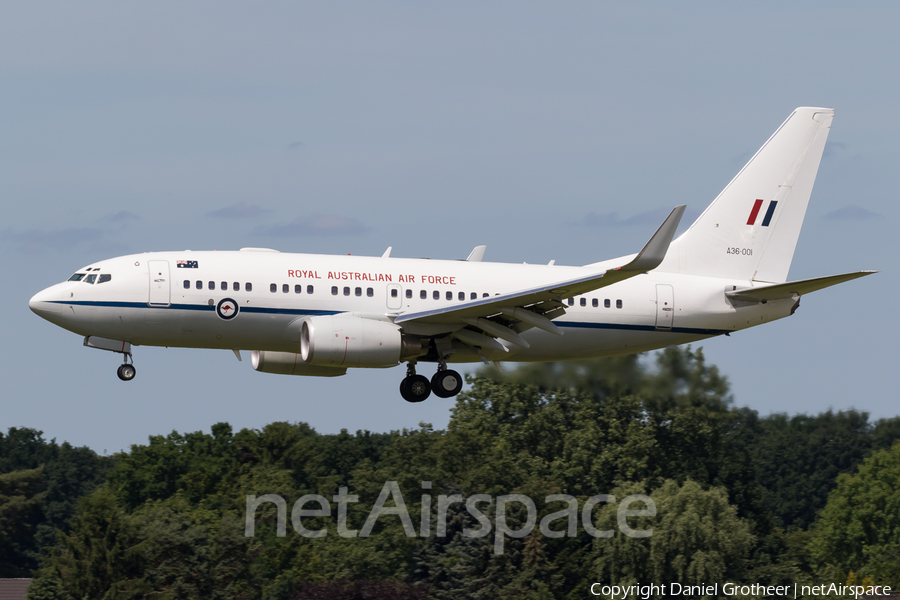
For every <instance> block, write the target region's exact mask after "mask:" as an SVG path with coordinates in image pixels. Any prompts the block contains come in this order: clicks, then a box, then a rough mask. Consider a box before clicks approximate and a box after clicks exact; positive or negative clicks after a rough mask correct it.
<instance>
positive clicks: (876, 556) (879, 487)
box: [809, 444, 900, 588]
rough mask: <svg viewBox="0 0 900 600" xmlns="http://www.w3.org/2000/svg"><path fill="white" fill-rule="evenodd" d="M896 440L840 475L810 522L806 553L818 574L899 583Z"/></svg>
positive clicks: (899, 475) (899, 498)
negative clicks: (851, 470) (811, 537)
mask: <svg viewBox="0 0 900 600" xmlns="http://www.w3.org/2000/svg"><path fill="white" fill-rule="evenodd" d="M898 532H900V444H894V446H893V447H892V448H891V449H890V450H881V451H879V452H876V453H874V454H873V455H872V456H870V457H868V458H867V459H865V460H864V461H863V463H862V464H861V465H860V467H859V470H858V471H857V473H855V474H853V475H849V474H846V473H845V474H842V475H840V476H839V477H838V479H837V488H836V489H835V490H834V491H833V492H831V494H830V495H829V496H828V503H827V504H826V505H825V508H824V509H823V510H822V513H821V516H820V517H819V519H818V520H817V521H816V523H815V528H814V530H813V539H812V541H811V542H810V546H809V549H810V552H811V554H812V558H813V562H814V563H815V566H816V567H818V568H819V569H820V570H821V571H822V572H823V573H830V574H832V575H834V574H835V573H838V574H840V575H846V574H848V573H850V572H851V571H852V572H854V573H856V574H857V576H858V577H859V578H862V577H865V576H869V577H870V578H872V579H873V580H875V581H876V583H878V584H879V585H890V586H892V587H894V588H896V587H898V586H900V537H898Z"/></svg>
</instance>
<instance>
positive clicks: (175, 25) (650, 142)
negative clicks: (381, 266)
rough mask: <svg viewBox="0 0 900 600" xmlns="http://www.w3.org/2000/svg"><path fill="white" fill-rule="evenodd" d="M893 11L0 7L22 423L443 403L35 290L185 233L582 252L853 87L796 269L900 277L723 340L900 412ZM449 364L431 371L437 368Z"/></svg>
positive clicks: (536, 256)
mask: <svg viewBox="0 0 900 600" xmlns="http://www.w3.org/2000/svg"><path fill="white" fill-rule="evenodd" d="M898 17H900V6H898V5H897V4H894V3H888V2H874V3H866V4H864V5H860V4H858V3H857V4H846V3H836V2H796V3H789V4H785V3H776V2H754V3H743V4H740V3H718V2H698V3H693V4H692V5H691V8H690V9H686V8H683V7H682V6H675V5H672V4H670V3H661V2H647V3H625V2H566V3H537V2H465V1H461V2H453V3H435V2H427V3H425V2H422V3H413V2H382V3H344V2H317V3H310V2H268V3H265V4H249V3H241V2H194V3H183V2H165V1H161V2H154V3H126V4H123V3H112V2H93V3H90V4H79V5H74V4H61V3H56V4H51V5H48V4H39V3H4V4H3V5H2V6H0V253H2V256H3V257H4V259H5V262H6V264H8V265H10V266H11V267H12V266H15V268H14V269H11V272H10V273H9V274H8V276H7V278H6V285H3V286H0V307H2V308H3V317H4V318H2V319H0V334H2V338H3V340H4V342H5V343H4V344H2V346H0V374H2V382H3V392H2V395H0V431H6V430H7V429H8V428H9V427H31V428H35V429H38V430H41V431H43V432H44V436H45V437H46V438H47V439H50V438H56V439H57V440H58V441H62V440H66V441H68V442H70V443H72V444H75V445H79V446H80V445H87V446H90V447H91V448H93V449H95V450H97V451H98V452H101V453H112V452H116V451H119V450H123V449H128V447H129V446H130V445H131V444H140V443H146V441H147V437H148V436H150V435H160V434H167V433H169V432H171V431H173V430H177V431H181V432H184V431H196V430H204V431H209V428H210V426H211V425H212V424H214V423H217V422H220V421H227V422H229V423H231V424H232V426H233V427H234V428H235V429H236V430H237V429H240V428H243V427H248V428H260V427H262V426H264V425H265V424H267V423H270V422H273V421H291V422H295V421H305V422H308V423H309V424H310V425H312V426H313V427H315V428H316V429H317V430H318V431H320V432H323V433H333V432H337V431H340V430H341V429H342V428H346V429H348V430H350V431H351V432H352V431H356V430H359V429H366V430H370V431H390V430H399V429H403V428H411V427H417V426H418V424H419V423H422V422H427V423H431V424H433V426H434V427H436V428H443V427H445V426H446V424H447V422H448V420H449V417H450V408H451V407H452V404H453V401H452V400H443V399H438V398H435V397H432V398H431V399H429V400H428V401H426V402H423V403H421V404H418V405H410V404H407V403H406V402H404V401H403V400H402V399H401V398H400V395H399V392H398V386H399V382H400V379H401V378H402V376H403V375H404V373H403V368H402V367H398V368H395V369H385V370H368V369H363V370H356V371H351V372H350V374H348V375H347V376H345V377H341V378H336V379H317V378H300V377H288V376H279V375H266V374H261V373H257V372H255V371H253V369H252V367H251V365H250V361H249V356H246V354H247V353H245V359H244V361H243V362H238V361H237V360H236V359H235V357H234V355H233V354H232V353H231V352H230V351H217V350H187V349H165V348H152V347H139V348H136V349H135V357H134V358H135V364H136V367H137V371H138V375H137V377H136V379H135V380H134V381H132V382H129V383H123V382H121V381H119V380H118V378H117V377H116V375H115V370H116V367H117V366H118V364H119V363H120V362H121V359H120V357H119V355H116V354H113V353H109V352H102V351H98V350H93V349H88V348H85V347H83V346H82V339H81V338H80V337H79V336H77V335H75V334H73V333H70V332H67V331H64V330H62V329H60V328H58V327H55V326H53V325H51V324H50V323H48V322H46V321H44V320H42V319H40V318H39V317H38V316H37V315H34V314H32V313H31V312H30V310H29V309H28V299H29V298H30V297H31V296H32V295H33V294H34V293H36V292H38V291H40V290H41V289H43V288H45V287H48V286H50V285H52V284H54V283H57V282H59V281H62V280H64V279H66V278H67V277H68V276H69V275H70V274H71V273H73V272H74V271H75V270H76V269H78V268H80V267H82V266H84V265H87V264H89V263H91V262H93V261H96V260H101V259H104V258H111V257H113V256H118V255H123V254H130V253H138V252H148V251H161V250H183V249H192V250H212V249H218V250H231V249H238V248H241V247H245V246H261V247H270V248H276V249H278V250H281V251H283V252H307V253H336V254H341V253H343V254H346V253H352V254H358V255H380V254H381V253H382V252H383V251H384V250H385V248H387V247H388V246H393V256H404V257H430V258H442V259H456V258H465V257H466V256H467V255H468V253H469V252H470V251H471V250H472V248H473V247H474V246H476V245H479V244H487V247H488V248H487V253H486V255H485V260H488V261H498V262H511V263H516V262H533V263H542V262H543V263H546V262H548V261H549V260H551V259H553V260H556V263H557V264H571V265H581V264H587V263H591V262H596V261H600V260H605V259H609V258H615V257H618V256H622V255H626V254H631V253H633V252H636V251H638V250H639V249H640V247H641V246H642V245H643V243H644V242H645V241H646V240H647V239H648V238H649V236H650V235H651V234H652V233H653V231H654V230H655V229H656V227H657V226H658V225H659V223H660V222H661V221H662V218H663V217H664V216H665V214H667V213H668V211H669V210H671V208H672V207H674V206H675V205H678V204H687V205H688V213H687V215H686V217H685V221H690V218H691V217H692V216H694V217H695V216H696V215H698V214H699V213H700V212H701V211H702V210H703V209H704V208H705V207H706V206H707V205H708V204H709V203H710V202H711V201H712V200H713V198H715V196H716V195H717V194H718V192H719V191H721V189H722V188H723V187H724V186H725V185H726V184H727V183H728V182H729V181H730V179H731V178H732V177H733V176H734V174H736V173H737V171H738V170H739V169H740V168H741V167H742V166H743V164H744V163H745V162H746V161H747V160H748V159H749V158H750V157H751V156H752V154H753V153H754V152H755V151H756V150H757V149H758V148H759V146H761V145H762V143H763V142H765V141H766V139H767V138H768V137H769V135H771V133H772V132H773V131H775V129H776V128H777V127H778V125H779V124H780V123H781V122H782V121H783V120H784V119H785V118H787V116H788V115H789V114H790V113H791V111H792V110H793V109H794V108H795V107H797V106H823V107H831V108H834V109H835V110H836V114H835V120H834V123H833V126H832V130H831V133H830V136H829V140H828V145H827V147H826V149H825V155H824V158H823V160H822V163H821V167H820V170H819V175H818V179H817V182H816V186H815V189H814V190H813V195H812V200H811V201H810V205H809V210H808V212H807V215H806V221H805V224H804V228H803V230H802V232H801V235H800V241H799V244H798V246H797V251H796V253H795V255H794V261H793V265H792V267H791V272H790V278H791V279H802V278H808V277H817V276H823V275H831V274H837V273H843V272H848V271H856V270H862V269H876V270H879V271H880V272H879V273H878V274H876V275H873V276H870V277H867V278H864V279H861V280H857V281H853V282H850V283H846V284H843V285H841V286H838V287H836V288H831V289H828V290H824V291H820V292H817V293H815V294H812V295H809V296H805V297H804V298H803V300H802V303H801V307H800V309H799V310H798V311H797V313H796V314H795V315H794V316H793V317H791V318H789V319H784V320H781V321H777V322H775V323H771V324H767V325H764V326H761V327H757V328H754V329H750V330H746V331H743V332H740V333H737V334H734V335H732V336H730V337H722V338H716V339H712V340H708V341H704V342H702V343H701V344H698V345H699V346H702V347H703V349H704V352H705V353H706V356H707V359H708V361H709V362H711V363H713V364H716V365H718V366H719V368H720V369H721V370H722V372H724V373H725V374H726V375H727V376H728V378H729V380H730V382H731V386H732V392H733V395H734V400H735V403H736V404H737V405H742V406H750V407H752V408H754V409H756V410H758V411H759V412H760V413H761V414H769V413H771V412H788V413H790V414H795V413H818V412H821V411H824V410H827V409H829V408H833V409H834V410H844V409H849V408H856V409H859V410H865V411H868V412H869V413H870V414H871V415H872V416H873V417H874V418H881V417H891V416H896V415H898V414H900V409H898V406H897V402H896V400H897V398H898V394H897V392H896V384H895V380H894V377H893V376H894V372H893V369H895V368H896V364H897V358H898V354H897V350H896V338H897V337H898V334H900V331H898V329H900V328H898V323H900V318H898V316H897V313H894V312H893V311H892V310H891V309H890V303H891V302H892V301H893V300H894V299H895V298H898V297H900V285H898V281H897V276H896V274H897V267H898V252H897V249H896V238H897V234H896V230H897V224H898V211H897V208H896V201H895V197H896V195H897V190H898V183H900V181H898V179H900V170H898V169H897V168H896V164H897V158H898V150H897V139H898V133H900V119H897V117H896V115H895V114H894V113H895V112H896V111H897V106H898V102H897V100H898V91H900V78H898V77H897V76H896V75H897V64H898V63H900V37H898V36H897V35H896V23H897V22H898ZM429 373H430V371H429Z"/></svg>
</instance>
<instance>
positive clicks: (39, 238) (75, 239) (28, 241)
mask: <svg viewBox="0 0 900 600" xmlns="http://www.w3.org/2000/svg"><path fill="white" fill-rule="evenodd" d="M107 234H108V231H107V230H106V229H100V228H95V227H73V228H70V229H58V230H56V231H41V230H38V229H31V230H29V231H12V230H9V229H7V230H5V231H2V232H0V240H3V241H4V242H8V243H11V244H14V245H16V246H17V247H18V249H19V250H20V251H21V252H44V251H46V250H66V249H69V248H71V247H72V246H76V245H79V244H97V243H100V242H101V241H103V240H104V238H105V237H106V236H107Z"/></svg>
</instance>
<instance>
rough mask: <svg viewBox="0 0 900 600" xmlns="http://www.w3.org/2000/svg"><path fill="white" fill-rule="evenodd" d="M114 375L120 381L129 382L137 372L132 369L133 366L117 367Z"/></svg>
mask: <svg viewBox="0 0 900 600" xmlns="http://www.w3.org/2000/svg"><path fill="white" fill-rule="evenodd" d="M116 375H118V376H119V379H121V380H122V381H131V380H132V379H134V376H135V375H137V370H136V369H135V368H134V365H119V369H118V370H117V371H116Z"/></svg>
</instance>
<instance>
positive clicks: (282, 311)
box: [52, 300, 341, 316]
mask: <svg viewBox="0 0 900 600" xmlns="http://www.w3.org/2000/svg"><path fill="white" fill-rule="evenodd" d="M52 302H53V304H64V305H73V306H100V307H104V308H142V309H147V310H195V311H201V312H203V311H207V312H216V307H215V306H209V305H208V304H171V305H169V306H150V305H148V304H147V303H145V302H95V301H77V302H68V301H66V300H53V301H52ZM241 312H248V313H257V314H269V315H297V316H301V315H336V314H338V313H340V312H341V311H338V310H301V309H297V308H266V307H262V306H246V307H241Z"/></svg>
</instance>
